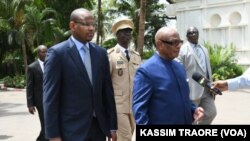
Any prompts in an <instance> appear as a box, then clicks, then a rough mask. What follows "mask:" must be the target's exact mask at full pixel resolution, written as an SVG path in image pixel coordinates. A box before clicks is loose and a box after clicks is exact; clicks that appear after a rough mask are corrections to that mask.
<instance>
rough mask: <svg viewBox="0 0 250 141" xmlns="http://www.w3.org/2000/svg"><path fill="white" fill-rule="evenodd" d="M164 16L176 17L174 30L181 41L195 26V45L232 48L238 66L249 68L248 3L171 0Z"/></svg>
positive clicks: (237, 1)
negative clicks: (197, 37) (232, 45)
mask: <svg viewBox="0 0 250 141" xmlns="http://www.w3.org/2000/svg"><path fill="white" fill-rule="evenodd" d="M175 1H176V3H175V4H174V5H169V6H170V8H168V7H167V10H170V11H166V12H167V13H171V14H173V13H174V14H176V18H177V22H176V24H177V25H176V27H177V29H178V31H179V33H180V35H181V38H182V39H185V40H186V35H185V34H186V30H187V28H188V27H189V26H196V27H197V28H198V29H199V32H200V38H199V42H200V43H203V42H204V41H209V42H210V43H212V44H220V45H223V46H225V45H228V44H230V43H233V44H235V45H236V49H237V56H238V63H239V64H242V65H250V21H249V19H250V0H175Z"/></svg>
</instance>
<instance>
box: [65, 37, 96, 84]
mask: <svg viewBox="0 0 250 141" xmlns="http://www.w3.org/2000/svg"><path fill="white" fill-rule="evenodd" d="M68 42H69V48H68V52H69V55H70V57H71V58H72V60H73V62H74V63H75V65H76V66H77V67H78V70H79V71H80V72H81V73H82V75H83V76H84V77H85V78H87V80H88V82H89V84H91V83H90V80H89V76H88V73H87V70H86V68H85V66H84V64H83V62H82V59H81V56H80V54H79V52H78V50H77V48H76V47H75V44H74V42H73V41H71V39H69V40H68Z"/></svg>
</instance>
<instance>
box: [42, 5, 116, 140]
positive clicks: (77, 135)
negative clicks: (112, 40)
mask: <svg viewBox="0 0 250 141" xmlns="http://www.w3.org/2000/svg"><path fill="white" fill-rule="evenodd" d="M69 27H70V30H71V34H72V36H71V37H70V38H69V39H68V40H66V41H64V42H61V43H59V44H57V45H54V46H53V47H51V48H50V49H49V50H48V53H47V57H46V60H45V70H44V101H43V103H44V115H45V129H46V136H47V137H48V138H49V139H50V141H90V140H91V141H105V140H106V137H109V138H112V140H113V141H116V138H117V136H116V130H117V118H116V106H115V101H114V91H113V87H112V81H111V77H110V70H109V61H108V56H107V51H106V50H105V49H104V48H102V47H100V46H98V45H96V44H94V43H91V42H90V41H91V40H92V38H93V36H94V33H95V18H94V16H93V15H92V13H90V12H89V11H88V10H86V9H83V8H79V9H76V10H74V11H73V12H72V13H71V16H70V23H69ZM87 50H89V52H90V53H89V54H90V58H88V59H86V56H88V55H87V53H86V51H87ZM88 60H90V64H89V65H90V66H89V65H88V63H87V62H88ZM88 70H90V74H89V72H88Z"/></svg>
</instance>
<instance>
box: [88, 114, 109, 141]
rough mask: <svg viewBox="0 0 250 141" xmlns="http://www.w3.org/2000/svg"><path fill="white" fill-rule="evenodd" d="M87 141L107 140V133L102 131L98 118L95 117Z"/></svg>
mask: <svg viewBox="0 0 250 141" xmlns="http://www.w3.org/2000/svg"><path fill="white" fill-rule="evenodd" d="M86 141H106V135H105V134H104V133H103V132H102V130H101V128H100V126H99V123H98V121H97V119H96V118H94V117H93V120H92V124H91V128H90V130H89V133H88V137H87V140H86Z"/></svg>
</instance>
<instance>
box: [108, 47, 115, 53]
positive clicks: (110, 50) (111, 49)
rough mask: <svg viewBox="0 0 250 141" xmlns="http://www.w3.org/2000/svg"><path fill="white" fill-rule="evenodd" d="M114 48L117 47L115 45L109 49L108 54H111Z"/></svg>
mask: <svg viewBox="0 0 250 141" xmlns="http://www.w3.org/2000/svg"><path fill="white" fill-rule="evenodd" d="M114 50H115V48H114V47H113V48H110V49H108V51H107V52H108V54H109V53H111V52H113V51H114Z"/></svg>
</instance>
